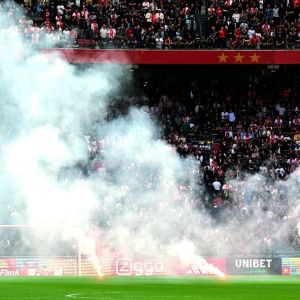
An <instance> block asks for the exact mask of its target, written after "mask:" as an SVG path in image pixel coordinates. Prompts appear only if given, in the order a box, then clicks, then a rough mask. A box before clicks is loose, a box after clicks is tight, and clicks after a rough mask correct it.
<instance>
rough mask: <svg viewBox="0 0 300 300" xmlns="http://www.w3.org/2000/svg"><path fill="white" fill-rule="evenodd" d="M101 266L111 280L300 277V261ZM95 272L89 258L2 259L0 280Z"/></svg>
mask: <svg viewBox="0 0 300 300" xmlns="http://www.w3.org/2000/svg"><path fill="white" fill-rule="evenodd" d="M79 262H80V265H79ZM99 264H100V266H101V268H100V269H101V272H102V274H103V275H108V276H170V275H179V276H208V275H220V274H221V275H222V274H224V275H300V257H283V258H280V257H263V256H260V257H230V258H224V257H206V258H205V263H204V261H201V260H200V261H195V262H192V263H190V264H187V265H182V264H180V262H178V261H174V260H173V261H171V260H168V259H153V258H147V257H115V258H109V259H108V258H106V259H101V260H99ZM95 269H96V268H95V266H94V263H93V262H92V261H91V260H90V259H89V258H88V257H83V258H82V259H81V260H78V259H77V258H74V257H2V258H1V257H0V277H2V276H6V277H10V276H77V275H81V276H96V275H99V274H97V272H96V270H95Z"/></svg>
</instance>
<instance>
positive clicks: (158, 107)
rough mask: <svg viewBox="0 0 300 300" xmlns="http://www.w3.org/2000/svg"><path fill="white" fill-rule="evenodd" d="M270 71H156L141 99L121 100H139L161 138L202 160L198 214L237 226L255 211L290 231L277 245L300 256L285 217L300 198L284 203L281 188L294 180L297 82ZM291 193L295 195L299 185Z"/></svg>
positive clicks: (291, 222) (299, 153)
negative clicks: (236, 220)
mask: <svg viewBox="0 0 300 300" xmlns="http://www.w3.org/2000/svg"><path fill="white" fill-rule="evenodd" d="M230 71H232V73H231V74H232V75H231V76H230V77H229V78H228V77H226V74H228V72H229V73H230ZM273 71H274V70H273ZM273 71H272V70H271V71H270V70H266V69H262V68H261V69H259V71H256V72H245V74H243V73H242V72H239V71H238V69H234V68H233V69H232V70H223V71H222V70H220V69H219V71H218V73H217V74H216V73H215V72H214V71H213V70H212V71H211V73H209V72H208V70H206V72H204V73H205V74H206V75H207V76H205V75H204V74H202V75H199V71H197V73H198V75H196V74H195V73H194V72H193V71H192V69H187V70H186V72H184V71H182V70H181V71H176V70H172V69H168V70H166V71H165V72H166V73H164V72H163V71H162V70H159V71H157V70H156V72H154V74H156V75H155V76H153V77H152V76H150V77H149V76H148V77H147V76H146V77H147V78H146V79H145V78H144V81H143V80H141V82H140V86H141V87H142V92H140V94H142V95H143V97H141V98H140V101H137V99H135V100H132V99H131V100H130V99H126V101H127V102H129V103H134V102H137V103H138V105H139V106H140V108H141V109H142V110H144V111H145V112H146V113H147V114H149V116H150V118H152V119H153V120H155V121H157V122H158V123H159V125H160V127H161V128H163V129H164V134H163V138H164V140H165V141H166V142H167V143H168V144H170V145H171V146H172V147H174V148H175V149H176V150H177V152H178V153H179V154H180V156H182V157H183V158H185V157H189V156H191V155H192V156H194V157H195V158H196V159H197V160H198V161H199V174H200V177H199V183H200V189H201V186H205V189H204V191H203V193H202V194H200V195H199V199H198V201H199V203H198V205H199V206H200V207H201V208H203V207H205V208H206V209H208V210H209V211H210V212H211V214H212V215H213V216H214V217H215V218H216V219H217V220H218V221H220V222H225V223H226V221H228V218H229V219H230V218H232V217H233V215H235V216H238V218H240V220H241V221H243V220H244V219H247V218H252V217H253V214H254V210H255V209H256V208H257V207H259V208H260V209H261V210H262V211H264V212H266V214H267V215H268V217H270V219H273V220H275V219H276V220H284V223H285V225H286V226H287V227H288V228H289V229H288V231H287V232H285V234H286V235H285V236H284V237H282V239H283V240H284V241H285V242H286V243H287V244H290V246H291V247H292V249H294V251H296V250H297V251H298V250H300V237H299V233H298V229H297V217H296V218H295V216H291V215H290V213H291V207H292V206H293V205H295V204H296V203H297V200H296V198H295V199H288V198H289V197H291V194H288V191H287V189H288V187H287V185H286V184H285V182H287V180H289V179H290V180H295V181H296V182H298V176H299V175H297V173H296V169H297V168H298V167H299V165H300V135H299V133H300V107H299V96H300V81H299V80H300V78H299V77H297V76H296V75H295V73H294V72H293V71H292V72H291V73H289V71H288V70H281V72H280V73H276V72H273ZM160 72H161V73H160ZM178 72H180V74H181V75H180V76H179V74H178ZM157 73H160V75H159V76H157ZM237 83H243V84H237ZM123 100H125V99H123ZM126 101H125V102H126ZM123 107H124V103H123V104H121V105H120V108H121V111H122V108H123ZM118 112H120V111H119V110H118V109H117V110H116V111H115V114H118ZM255 174H260V176H261V177H260V178H259V180H258V182H256V183H254V182H253V181H251V180H252V179H253V178H254V177H253V176H252V175H255ZM251 178H252V179H251ZM259 182H263V184H261V183H259ZM254 184H256V186H253V185H254ZM289 184H292V185H294V184H293V183H289ZM180 188H181V189H189V186H188V185H185V184H184V183H183V184H182V185H181V187H180ZM293 188H295V191H294V193H297V191H298V190H297V183H295V186H293ZM298 192H299V191H298ZM293 197H296V196H295V195H294V196H293ZM270 225H271V224H270ZM285 225H284V226H285ZM271 226H273V227H270V228H272V229H271V231H272V233H271V232H270V236H272V234H273V233H274V232H273V230H274V224H272V225H271ZM264 230H266V228H264ZM258 232H259V230H258ZM262 234H263V235H264V236H263V237H262V238H263V239H266V236H265V234H266V232H265V231H264V232H263V233H262ZM257 238H259V234H258V233H257ZM267 240H268V239H267ZM273 242H274V243H275V241H273ZM268 243H269V244H268V246H266V245H265V246H266V247H267V248H268V249H264V250H263V251H266V252H272V251H275V250H274V249H276V246H274V245H275V244H276V243H275V244H273V243H272V241H270V240H268ZM277 246H278V241H277Z"/></svg>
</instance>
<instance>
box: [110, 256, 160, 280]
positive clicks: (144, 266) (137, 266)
mask: <svg viewBox="0 0 300 300" xmlns="http://www.w3.org/2000/svg"><path fill="white" fill-rule="evenodd" d="M163 272H164V265H163V264H162V263H159V262H148V261H146V262H145V261H139V260H134V261H133V260H132V259H129V258H119V259H117V260H116V262H115V274H116V275H118V276H152V275H160V274H162V273H163Z"/></svg>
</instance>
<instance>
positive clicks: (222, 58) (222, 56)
mask: <svg viewBox="0 0 300 300" xmlns="http://www.w3.org/2000/svg"><path fill="white" fill-rule="evenodd" d="M218 58H219V62H220V63H221V62H224V63H227V58H228V55H225V54H224V52H222V54H221V55H218Z"/></svg>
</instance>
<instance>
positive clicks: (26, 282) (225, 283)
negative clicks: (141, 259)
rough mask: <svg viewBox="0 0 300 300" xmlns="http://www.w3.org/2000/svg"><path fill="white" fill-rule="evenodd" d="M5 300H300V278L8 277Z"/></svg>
mask: <svg viewBox="0 0 300 300" xmlns="http://www.w3.org/2000/svg"><path fill="white" fill-rule="evenodd" d="M0 299H1V300H22V299H24V300H39V299H40V300H72V299H73V300H75V299H86V300H93V299H94V300H163V299H165V300H185V299H186V300H194V299H197V300H225V299H226V300H252V299H253V300H271V299H272V300H277V299H278V300H279V299H280V300H288V299H293V300H295V299H300V278H299V277H297V276H295V277H282V276H247V277H246V276H245V277H242V276H238V277H229V278H226V279H216V278H203V277H197V278H196V277H184V278H170V277H167V278H163V277H159V278H158V277H151V278H150V277H148V278H145V277H130V278H128V277H110V278H105V279H100V280H99V279H96V278H85V277H76V278H74V277H71V278H70V277H68V278H66V277H59V278H58V277H52V278H49V277H34V278H33V277H27V278H26V277H23V278H21V277H14V278H11V277H8V278H3V277H2V278H0Z"/></svg>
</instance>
